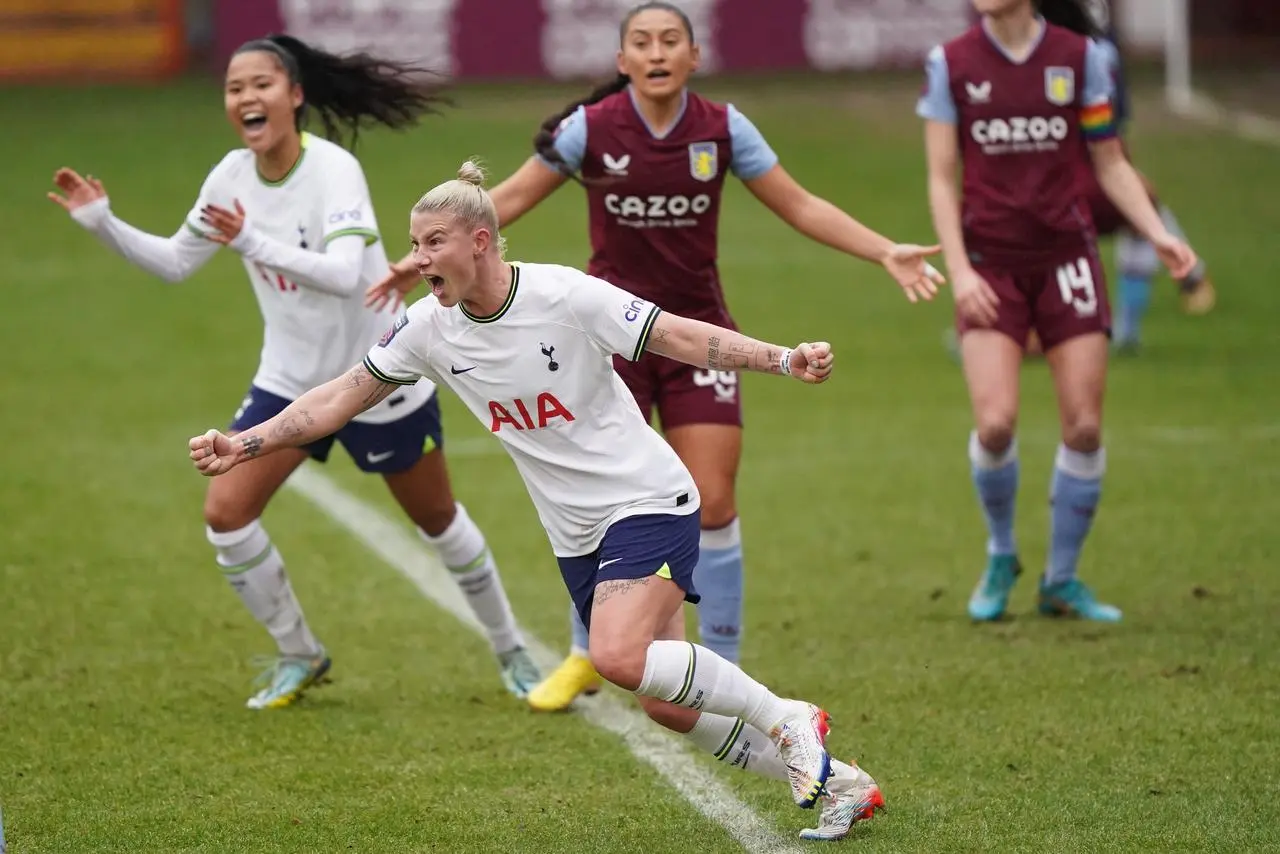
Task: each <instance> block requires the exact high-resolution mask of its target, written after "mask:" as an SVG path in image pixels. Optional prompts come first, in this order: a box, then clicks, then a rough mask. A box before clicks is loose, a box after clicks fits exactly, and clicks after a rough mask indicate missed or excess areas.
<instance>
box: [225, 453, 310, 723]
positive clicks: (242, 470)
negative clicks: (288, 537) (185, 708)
mask: <svg viewBox="0 0 1280 854" xmlns="http://www.w3.org/2000/svg"><path fill="white" fill-rule="evenodd" d="M306 459H307V452H306V451H303V450H299V449H296V448H290V449H288V450H286V451H282V452H281V453H279V454H275V455H273V456H270V457H263V458H261V459H256V460H252V461H250V462H248V463H246V464H245V465H243V466H239V467H237V468H236V469H234V470H233V471H230V472H228V473H227V475H226V476H225V477H219V478H216V479H214V480H212V481H210V482H209V491H208V492H207V493H206V494H205V502H204V520H205V525H206V529H205V530H206V535H207V536H208V538H209V542H210V544H212V545H213V547H214V549H215V550H216V552H217V559H218V566H219V567H220V568H221V569H222V573H223V575H224V576H225V577H226V579H227V581H228V583H230V584H231V588H232V589H233V590H235V591H236V593H237V594H239V596H240V599H241V601H243V602H244V604H245V607H247V608H248V609H249V612H250V613H251V614H253V616H254V617H255V618H256V619H257V620H258V622H259V623H261V624H262V625H263V627H264V628H266V630H267V631H268V632H270V633H271V636H272V637H273V638H275V641H276V646H277V648H278V651H279V655H278V658H277V659H276V661H275V663H274V664H273V665H272V666H271V667H270V668H269V669H268V670H267V671H266V672H265V673H264V674H263V677H262V681H263V682H264V684H263V687H262V689H261V690H260V691H258V692H257V693H255V694H254V695H253V696H252V697H250V698H249V702H248V706H249V708H251V709H270V708H280V707H283V706H287V705H289V704H290V703H292V702H293V701H294V700H296V699H298V697H300V696H302V693H303V691H305V690H306V689H307V688H308V687H310V686H311V685H312V684H313V683H315V682H316V681H317V680H318V679H320V678H321V677H322V676H323V675H324V674H325V672H326V671H327V670H328V669H329V658H328V656H327V655H326V654H325V651H324V647H323V646H322V645H321V644H320V642H319V641H318V640H316V637H315V635H314V634H312V632H311V628H310V627H309V626H308V625H307V621H306V618H305V617H304V616H303V613H302V606H301V605H299V604H298V599H297V597H296V596H294V593H293V587H292V586H291V585H290V584H289V577H288V575H287V574H286V573H285V569H284V561H283V559H281V557H280V552H279V551H277V550H276V547H275V546H274V545H272V543H271V539H270V537H268V536H267V532H266V530H265V529H264V528H263V527H262V523H261V522H260V521H259V517H260V516H261V515H262V512H263V511H264V510H265V509H266V506H267V503H268V502H269V501H270V500H271V497H272V496H273V495H275V493H276V491H277V490H278V489H279V488H280V486H281V485H282V484H283V483H284V482H285V481H286V480H288V478H289V475H291V474H293V471H294V469H296V468H297V467H298V466H300V465H302V463H303V462H305V461H306Z"/></svg>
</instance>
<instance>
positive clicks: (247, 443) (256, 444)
mask: <svg viewBox="0 0 1280 854" xmlns="http://www.w3.org/2000/svg"><path fill="white" fill-rule="evenodd" d="M236 441H237V442H239V443H240V446H241V447H243V448H244V455H245V456H246V457H249V458H250V459H252V458H253V457H256V456H257V455H258V452H259V451H261V450H262V437H261V436H237V437H236Z"/></svg>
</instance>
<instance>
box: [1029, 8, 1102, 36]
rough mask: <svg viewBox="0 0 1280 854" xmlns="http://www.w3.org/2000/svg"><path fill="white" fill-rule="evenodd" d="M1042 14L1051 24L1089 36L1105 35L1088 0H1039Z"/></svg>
mask: <svg viewBox="0 0 1280 854" xmlns="http://www.w3.org/2000/svg"><path fill="white" fill-rule="evenodd" d="M1036 6H1037V7H1038V8H1039V10H1040V14H1041V15H1043V16H1044V19H1045V20H1046V21H1048V22H1049V23H1051V24H1056V25H1057V26H1059V27H1063V28H1065V29H1068V30H1071V32H1073V33H1079V34H1080V35H1082V36H1086V37H1088V38H1101V37H1103V36H1104V35H1105V33H1104V32H1103V31H1102V28H1101V27H1100V26H1099V24H1098V20H1097V18H1096V17H1095V16H1094V13H1093V10H1092V9H1090V8H1089V7H1088V5H1087V3H1086V0H1037V3H1036Z"/></svg>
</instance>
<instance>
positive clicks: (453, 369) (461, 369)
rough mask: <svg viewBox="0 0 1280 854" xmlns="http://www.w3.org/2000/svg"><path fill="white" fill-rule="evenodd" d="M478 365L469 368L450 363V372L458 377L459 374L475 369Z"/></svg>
mask: <svg viewBox="0 0 1280 854" xmlns="http://www.w3.org/2000/svg"><path fill="white" fill-rule="evenodd" d="M477 367H478V366H477V365H472V366H471V367H469V368H455V367H454V366H453V365H450V366H449V372H450V373H451V374H453V375H454V376H455V377H456V376H457V375H458V374H465V373H466V372H467V371H474V370H475V369H476V368H477Z"/></svg>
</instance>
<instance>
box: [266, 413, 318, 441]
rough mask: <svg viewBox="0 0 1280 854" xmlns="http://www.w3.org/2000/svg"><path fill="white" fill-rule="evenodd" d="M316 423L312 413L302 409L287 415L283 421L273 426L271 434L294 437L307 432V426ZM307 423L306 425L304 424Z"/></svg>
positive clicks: (288, 437)
mask: <svg viewBox="0 0 1280 854" xmlns="http://www.w3.org/2000/svg"><path fill="white" fill-rule="evenodd" d="M315 423H316V420H315V419H314V418H312V417H311V413H310V412H308V411H307V410H305V409H300V410H298V412H296V413H295V414H293V415H289V416H286V417H285V419H284V420H283V421H281V422H280V423H279V424H277V425H276V426H275V427H273V428H271V435H272V436H275V437H280V438H283V439H293V438H296V437H297V436H301V435H302V434H303V433H304V432H306V429H307V427H310V426H312V425H313V424H315ZM304 425H305V426H304Z"/></svg>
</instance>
